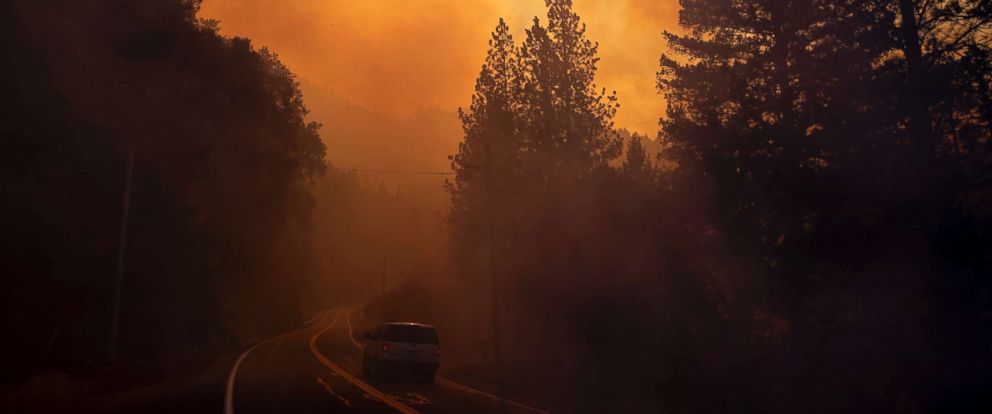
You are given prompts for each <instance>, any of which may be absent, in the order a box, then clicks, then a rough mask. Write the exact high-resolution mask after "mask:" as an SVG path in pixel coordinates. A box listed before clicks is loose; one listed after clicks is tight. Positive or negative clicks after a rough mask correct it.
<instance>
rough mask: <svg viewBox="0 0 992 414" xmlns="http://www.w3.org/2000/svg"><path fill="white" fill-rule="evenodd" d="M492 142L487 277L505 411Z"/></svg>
mask: <svg viewBox="0 0 992 414" xmlns="http://www.w3.org/2000/svg"><path fill="white" fill-rule="evenodd" d="M492 149H493V148H492V144H491V143H490V140H488V139H487V140H486V204H488V206H487V208H486V221H487V223H486V224H487V227H488V233H489V279H490V283H491V286H490V293H491V294H492V298H491V303H492V311H491V313H492V317H493V365H494V368H495V370H496V372H495V374H496V392H497V393H498V394H497V395H498V396H499V397H500V400H499V412H501V413H504V412H506V408H507V407H506V400H505V399H503V398H504V397H505V396H506V390H505V384H504V383H503V360H502V358H501V353H500V336H499V281H498V279H499V278H498V276H497V272H496V259H495V257H496V250H497V248H496V235H495V224H494V220H493V211H494V210H495V208H494V205H493V203H494V201H495V197H494V196H493V194H494V191H493V156H492V153H493V151H492Z"/></svg>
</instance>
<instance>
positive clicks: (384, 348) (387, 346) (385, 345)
mask: <svg viewBox="0 0 992 414" xmlns="http://www.w3.org/2000/svg"><path fill="white" fill-rule="evenodd" d="M382 352H389V344H382Z"/></svg>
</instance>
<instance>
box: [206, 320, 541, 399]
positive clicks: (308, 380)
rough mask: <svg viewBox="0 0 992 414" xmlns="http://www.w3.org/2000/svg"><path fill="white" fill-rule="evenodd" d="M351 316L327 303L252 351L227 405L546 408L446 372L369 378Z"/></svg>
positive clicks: (241, 362) (233, 376) (230, 387)
mask: <svg viewBox="0 0 992 414" xmlns="http://www.w3.org/2000/svg"><path fill="white" fill-rule="evenodd" d="M331 315H333V317H331ZM351 317H352V311H351V310H348V309H339V310H336V311H327V312H324V313H323V314H322V315H320V316H319V317H316V318H314V320H315V323H314V324H313V325H312V326H311V327H309V328H307V329H303V330H299V331H294V332H289V333H286V334H284V335H280V336H277V337H273V338H270V339H268V340H265V341H262V342H259V343H258V344H256V345H254V346H252V347H251V348H249V349H248V350H247V351H245V352H244V353H243V354H242V355H241V356H240V357H239V358H238V360H237V361H236V362H235V364H234V366H233V367H232V369H231V372H230V375H229V377H228V382H227V388H226V390H225V391H226V395H225V402H224V413H225V414H247V413H271V412H281V413H286V414H289V413H322V414H326V413H338V412H340V413H396V412H400V413H404V414H418V413H419V414H432V413H527V414H533V413H546V411H542V410H539V409H536V408H533V407H529V406H527V405H524V404H520V403H517V402H513V401H509V400H505V399H500V398H499V397H496V396H494V395H492V394H488V393H485V392H483V391H479V390H476V389H474V388H471V387H468V386H465V385H462V384H458V383H456V382H454V381H451V380H449V379H445V378H438V380H437V382H436V383H435V384H432V385H423V384H413V383H408V382H405V381H402V380H395V381H380V380H375V379H368V378H364V377H362V375H361V374H360V372H361V356H362V350H361V344H360V343H359V342H358V341H357V340H355V337H354V333H353V331H352V325H351ZM328 319H330V321H328ZM342 322H344V323H342Z"/></svg>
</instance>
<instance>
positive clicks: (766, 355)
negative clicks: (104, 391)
mask: <svg viewBox="0 0 992 414" xmlns="http://www.w3.org/2000/svg"><path fill="white" fill-rule="evenodd" d="M580 1H581V0H575V2H576V3H579V2H580ZM678 3H679V6H680V9H679V12H678V22H679V28H660V27H659V28H657V32H658V33H659V35H658V37H657V41H658V42H659V43H661V44H663V46H664V48H665V50H666V52H665V53H664V54H663V55H661V56H656V57H653V58H656V59H657V62H658V64H657V67H656V71H657V72H656V74H655V85H653V87H654V89H655V91H656V92H657V94H658V99H660V100H664V102H665V106H666V110H665V111H664V113H659V114H656V115H657V124H656V125H657V126H656V127H654V128H652V130H653V131H655V132H656V134H655V135H653V136H643V135H642V134H638V133H637V132H636V131H632V130H629V129H627V128H624V127H623V125H620V124H618V123H617V122H616V118H617V113H618V111H622V110H623V108H624V107H623V105H624V102H622V100H621V99H620V98H619V97H618V93H617V92H616V91H615V90H613V89H610V88H609V87H608V85H602V84H600V83H598V82H599V80H598V78H597V74H598V70H599V67H600V64H601V61H600V53H599V49H600V47H601V46H600V44H599V43H597V42H596V39H593V38H592V36H590V35H589V34H587V30H586V28H587V27H586V21H588V20H590V19H597V18H599V17H598V16H595V15H591V16H588V15H584V16H581V17H580V16H579V14H578V13H577V12H576V10H575V6H574V5H573V0H545V1H544V4H545V6H546V15H542V16H539V17H534V18H533V20H532V21H530V24H529V25H528V26H527V27H523V28H511V27H510V26H509V25H508V24H507V22H506V21H505V20H504V19H498V22H497V20H496V19H494V24H495V27H494V29H492V33H491V39H490V41H489V43H488V49H487V52H486V55H485V59H484V61H482V62H478V63H479V64H480V65H481V69H479V70H478V72H477V76H476V81H475V89H474V91H471V90H466V91H465V95H466V97H469V96H470V97H471V101H470V103H469V104H468V105H467V106H466V107H464V108H462V109H460V110H459V111H458V113H457V115H455V114H454V113H450V114H449V113H446V112H426V113H418V114H417V115H414V116H412V117H411V118H409V120H408V121H407V122H406V123H403V122H395V123H387V122H380V121H377V119H376V118H377V116H378V115H377V114H376V113H374V112H371V111H362V110H358V109H355V108H352V107H347V106H341V104H339V103H335V105H339V106H338V107H335V108H336V109H335V110H334V111H330V112H327V114H329V115H328V116H329V117H330V119H328V118H327V117H325V116H322V117H321V119H320V121H322V123H323V124H322V123H321V122H317V121H315V120H314V117H313V115H312V114H311V112H310V110H309V109H308V106H309V102H315V101H314V100H311V99H310V98H309V96H304V93H303V92H302V91H301V80H300V78H299V77H297V76H296V75H294V74H293V72H292V71H291V70H290V68H289V67H287V66H286V65H285V64H284V63H282V62H281V61H280V58H279V56H278V55H277V54H276V52H273V51H270V50H269V49H267V48H266V47H264V46H262V45H260V44H258V43H256V42H253V41H252V40H250V39H248V38H245V37H237V36H234V37H231V36H225V35H222V34H221V33H220V29H219V28H218V24H222V23H223V22H220V23H218V22H217V21H215V20H210V19H204V18H201V17H199V16H198V14H197V13H198V11H199V9H200V6H201V5H200V1H199V0H168V1H153V0H136V1H127V2H122V1H116V0H99V1H94V2H87V3H86V4H83V3H80V2H73V1H68V0H60V1H55V2H44V3H42V2H33V1H27V0H23V1H22V0H15V1H8V2H0V31H2V32H3V33H2V35H0V51H2V52H3V54H4V55H6V56H8V59H7V63H6V64H4V65H3V66H2V67H0V85H2V90H0V148H2V149H0V270H2V274H0V295H2V301H0V303H2V313H0V328H2V329H3V330H4V331H5V332H16V333H17V334H16V335H10V336H9V337H8V338H7V340H5V341H3V345H2V346H0V349H2V350H3V353H2V355H0V382H3V384H5V387H15V388H16V387H18V386H21V385H23V384H25V383H30V381H31V379H32V378H37V377H38V376H39V375H45V374H50V373H52V372H63V371H64V372H68V373H70V374H72V375H74V376H77V377H80V378H106V377H108V376H109V377H118V378H132V377H135V376H140V377H141V378H142V380H141V381H155V380H157V379H161V378H167V377H169V376H171V375H178V373H180V372H189V371H196V370H202V369H205V368H206V367H209V366H211V365H212V364H215V363H216V361H218V360H224V361H226V360H225V359H224V358H230V357H231V355H232V354H233V355H235V356H236V355H237V353H238V352H240V351H241V350H243V349H244V348H245V347H247V346H249V345H251V344H253V343H255V342H257V341H259V340H261V339H263V338H267V337H272V336H274V335H278V334H281V333H283V332H286V331H289V330H292V329H298V328H300V327H302V326H303V323H304V322H305V321H306V319H307V318H306V315H309V314H311V313H312V312H315V311H318V310H320V309H326V308H331V307H334V306H341V305H343V304H349V305H351V304H354V305H357V306H359V307H361V309H362V315H363V317H365V318H370V319H371V318H380V319H382V320H392V319H396V318H401V319H413V318H416V319H419V320H424V321H426V322H430V323H433V324H434V325H436V326H437V327H438V329H439V332H441V337H442V340H443V341H444V343H445V345H444V346H445V352H446V354H445V355H446V356H447V355H451V356H452V359H454V360H458V361H461V362H464V361H469V362H464V363H463V364H462V365H459V368H458V369H461V370H463V371H464V372H463V373H462V375H470V374H468V372H471V375H473V376H475V377H476V379H477V380H478V381H480V382H482V383H489V384H493V385H494V387H497V388H498V389H499V390H500V392H501V393H504V392H505V393H508V394H510V395H522V396H525V397H526V398H528V399H529V400H530V401H541V402H542V403H543V404H544V406H546V407H550V408H551V409H552V411H554V412H687V413H691V412H766V413H778V412H781V413H786V412H801V411H805V412H868V411H878V412H982V411H985V410H987V409H989V408H992V396H990V395H989V393H988V388H989V384H992V2H990V1H988V0H789V1H778V0H680V1H679V2H678ZM54 4H57V5H54ZM274 7H277V6H274ZM518 29H523V32H522V33H523V36H514V34H515V33H520V32H516V31H515V30H518ZM479 47H482V48H484V47H486V45H479ZM424 53H427V52H426V51H425V52H424ZM645 53H648V52H645ZM438 65H443V63H441V62H439V63H438ZM324 98H326V96H323V95H318V94H315V97H314V98H313V99H324ZM327 99H330V98H327ZM335 102H336V101H335ZM335 116H340V117H341V118H340V119H338V120H336V119H334V117H335ZM445 117H448V118H450V119H448V120H445V119H447V118H445ZM456 117H457V118H456ZM458 124H460V127H461V129H460V130H457V129H452V128H451V126H452V125H458ZM451 130H454V132H453V133H454V134H457V135H458V137H457V139H458V142H457V147H454V148H452V149H451V152H450V153H444V148H446V147H444V143H443V142H441V141H440V139H439V138H437V136H439V135H443V134H447V133H449V132H450V131H451ZM391 134H392V135H391ZM335 137H337V138H335ZM342 137H344V138H347V140H344V141H342V139H343V138H342ZM335 139H337V140H335ZM362 139H365V141H361V140H362ZM348 140H353V141H348ZM336 149H337V150H339V151H341V154H373V153H375V154H379V155H382V154H387V155H390V156H395V157H399V156H401V155H402V154H404V153H416V156H417V157H422V159H425V160H433V161H431V162H435V163H436V162H437V160H444V161H443V163H444V164H450V170H444V171H440V170H439V171H435V170H431V171H428V173H430V174H436V175H434V176H430V177H427V179H428V180H427V181H424V180H423V179H422V178H419V177H417V176H412V177H411V175H412V174H419V173H422V172H424V171H413V170H415V169H416V168H415V166H414V167H411V166H410V165H400V166H398V167H396V169H397V170H402V171H399V172H405V173H407V176H404V177H399V178H396V177H393V178H389V174H390V173H393V172H397V171H392V170H391V169H390V168H387V167H388V165H386V164H383V165H386V166H384V167H382V168H379V167H376V168H379V169H362V168H359V167H355V164H353V163H351V162H349V161H352V160H348V159H341V158H339V155H335V154H334V153H333V151H334V150H336ZM129 153H130V154H134V155H133V157H134V158H133V179H132V182H133V187H132V190H131V194H132V195H131V197H130V206H129V210H130V212H131V213H130V214H131V216H130V219H129V221H128V224H127V227H126V233H127V239H126V240H127V244H126V250H124V251H125V252H126V267H124V271H123V279H124V280H125V281H126V283H125V285H124V290H123V303H122V307H121V317H120V320H119V324H120V326H121V328H120V332H121V333H120V336H119V338H117V339H116V340H113V339H109V337H108V331H109V330H110V329H111V328H110V326H111V318H112V307H113V300H112V298H113V294H114V288H115V287H114V283H115V279H114V271H115V266H116V265H117V260H118V255H119V254H120V251H121V249H122V247H121V246H122V245H121V239H120V237H119V235H120V234H121V231H122V230H121V210H122V205H121V197H122V192H121V189H122V187H123V186H124V183H125V171H126V170H127V166H126V163H127V159H128V154H129ZM363 156H364V155H363ZM356 157H357V156H356ZM328 159H333V160H335V161H334V162H330V161H328ZM418 159H419V158H418ZM354 161H355V162H357V163H359V165H361V164H360V162H361V161H362V160H354ZM366 165H367V164H366ZM432 168H433V167H432ZM386 170H390V171H386ZM378 173H384V174H378ZM383 177H386V178H383ZM390 180H392V181H390ZM418 180H419V181H418ZM431 180H433V181H431ZM380 278H381V280H380ZM349 323H350V320H349ZM112 341H113V342H114V343H112ZM108 349H109V350H110V351H109V354H108ZM115 350H116V351H115ZM473 364H474V365H473ZM476 369H477V370H476ZM451 372H452V374H451V375H457V374H458V373H459V372H461V371H458V370H457V369H456V368H452V371H451ZM137 373H140V375H139V374H137ZM7 384H12V385H7Z"/></svg>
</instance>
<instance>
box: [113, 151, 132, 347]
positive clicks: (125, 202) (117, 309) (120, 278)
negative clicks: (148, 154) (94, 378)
mask: <svg viewBox="0 0 992 414" xmlns="http://www.w3.org/2000/svg"><path fill="white" fill-rule="evenodd" d="M133 172H134V150H130V151H128V152H127V171H126V172H125V174H124V197H123V199H122V200H121V211H122V213H121V233H120V235H119V237H118V246H117V277H116V279H117V280H116V283H115V284H114V313H113V315H112V316H111V318H112V321H111V326H110V350H109V355H108V360H110V361H113V360H114V357H115V356H116V354H117V330H118V327H119V325H120V319H121V291H122V290H123V285H124V252H125V251H126V249H127V215H128V210H129V209H130V207H131V175H132V173H133Z"/></svg>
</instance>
